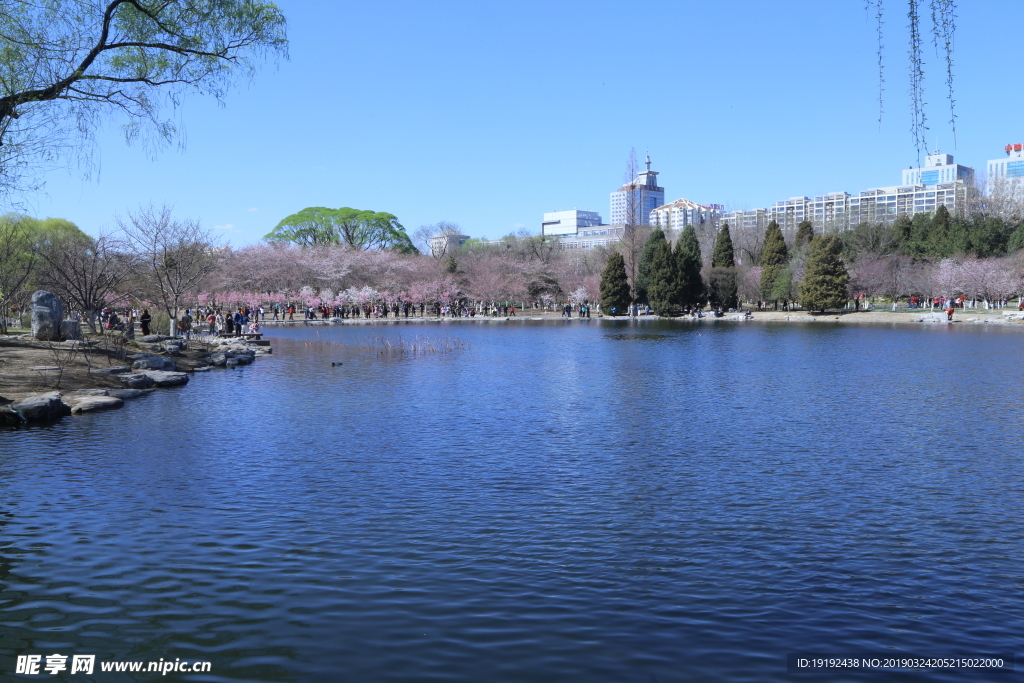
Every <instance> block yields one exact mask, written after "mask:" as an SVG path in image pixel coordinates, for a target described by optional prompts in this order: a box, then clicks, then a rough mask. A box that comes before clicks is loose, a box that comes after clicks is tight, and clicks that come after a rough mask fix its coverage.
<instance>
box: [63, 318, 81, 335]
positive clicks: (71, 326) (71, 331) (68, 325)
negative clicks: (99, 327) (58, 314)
mask: <svg viewBox="0 0 1024 683" xmlns="http://www.w3.org/2000/svg"><path fill="white" fill-rule="evenodd" d="M60 338H61V339H81V338H82V323H80V322H78V321H77V320H61V321H60Z"/></svg>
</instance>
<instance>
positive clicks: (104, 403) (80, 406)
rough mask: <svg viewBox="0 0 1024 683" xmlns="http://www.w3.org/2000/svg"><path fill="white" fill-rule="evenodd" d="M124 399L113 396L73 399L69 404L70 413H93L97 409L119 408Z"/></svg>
mask: <svg viewBox="0 0 1024 683" xmlns="http://www.w3.org/2000/svg"><path fill="white" fill-rule="evenodd" d="M123 405H124V401H122V400H121V399H119V398H117V397H114V396H88V397H86V398H83V399H82V400H81V401H75V403H74V405H72V406H71V412H72V414H78V413H94V412H96V411H97V410H110V409H111V408H120V407H121V406H123Z"/></svg>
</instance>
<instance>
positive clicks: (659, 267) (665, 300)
mask: <svg viewBox="0 0 1024 683" xmlns="http://www.w3.org/2000/svg"><path fill="white" fill-rule="evenodd" d="M649 293H650V305H651V309H652V310H653V311H654V312H655V313H656V314H657V315H661V316H667V315H677V314H678V313H679V306H680V303H681V300H682V293H681V291H680V281H679V264H678V262H677V260H676V257H675V254H673V253H672V245H671V244H669V243H668V242H666V241H662V242H660V243H659V244H658V245H657V246H656V247H655V249H654V255H653V257H652V259H651V285H650V290H649Z"/></svg>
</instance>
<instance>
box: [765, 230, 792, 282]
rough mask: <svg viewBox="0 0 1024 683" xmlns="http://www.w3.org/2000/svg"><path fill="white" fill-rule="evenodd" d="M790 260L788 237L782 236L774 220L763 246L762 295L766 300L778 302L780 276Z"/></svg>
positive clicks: (766, 233)
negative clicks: (787, 245)
mask: <svg viewBox="0 0 1024 683" xmlns="http://www.w3.org/2000/svg"><path fill="white" fill-rule="evenodd" d="M788 262H789V252H788V250H787V249H786V239H785V238H784V237H783V236H782V230H780V229H779V224H778V223H776V222H775V221H772V222H771V223H769V224H768V229H767V230H766V231H765V234H764V246H763V247H761V297H762V298H763V299H764V300H765V301H775V302H777V301H778V300H779V299H780V298H782V297H780V296H779V295H778V291H777V290H778V285H779V284H780V283H779V279H780V276H781V275H782V274H783V271H784V270H785V269H786V264H787V263H788Z"/></svg>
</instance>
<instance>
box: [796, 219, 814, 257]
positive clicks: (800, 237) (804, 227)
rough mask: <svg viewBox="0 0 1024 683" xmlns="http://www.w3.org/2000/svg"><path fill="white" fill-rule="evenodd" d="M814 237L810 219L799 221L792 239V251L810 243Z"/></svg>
mask: <svg viewBox="0 0 1024 683" xmlns="http://www.w3.org/2000/svg"><path fill="white" fill-rule="evenodd" d="M813 239H814V226H813V225H812V224H811V222H810V221H801V222H800V225H798V226H796V237H795V238H794V239H793V251H799V250H800V248H801V247H804V246H805V245H808V244H810V243H811V240H813Z"/></svg>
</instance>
